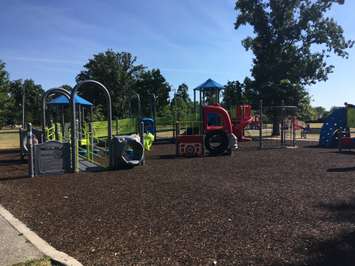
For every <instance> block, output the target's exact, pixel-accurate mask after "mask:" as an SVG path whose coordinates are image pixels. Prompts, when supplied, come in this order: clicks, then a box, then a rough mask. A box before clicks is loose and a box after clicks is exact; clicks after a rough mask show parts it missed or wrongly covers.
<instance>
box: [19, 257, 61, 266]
mask: <svg viewBox="0 0 355 266" xmlns="http://www.w3.org/2000/svg"><path fill="white" fill-rule="evenodd" d="M12 266H54V264H52V262H51V260H50V258H47V257H44V258H42V259H39V260H29V261H26V262H21V263H16V264H14V265H12Z"/></svg>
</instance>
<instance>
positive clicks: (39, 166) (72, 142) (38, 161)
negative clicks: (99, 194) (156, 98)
mask: <svg viewBox="0 0 355 266" xmlns="http://www.w3.org/2000/svg"><path fill="white" fill-rule="evenodd" d="M87 84H90V85H95V86H96V87H98V88H99V89H101V90H102V91H103V92H104V93H105V95H106V105H107V134H106V141H105V142H104V143H105V144H104V145H100V144H102V140H101V139H100V142H95V138H94V137H93V136H94V133H93V126H92V121H91V120H90V121H89V122H88V123H84V120H85V119H84V118H85V115H84V114H83V108H82V106H81V105H80V101H81V99H82V98H78V95H77V93H78V91H79V89H83V88H85V86H86V85H87ZM57 94H60V96H59V97H61V98H60V99H58V98H55V99H54V101H52V104H53V102H54V103H58V101H61V102H62V106H61V107H62V108H63V107H64V106H68V107H70V106H71V111H72V116H71V123H70V128H69V130H67V132H66V131H65V130H64V124H65V123H64V117H62V120H61V123H62V126H61V127H58V126H56V127H54V128H53V127H51V128H48V127H47V120H46V108H47V99H48V98H49V96H51V95H57ZM63 97H64V99H63ZM82 100H84V99H82ZM83 102H84V103H85V104H86V105H87V106H90V107H91V112H92V105H90V104H91V103H90V102H88V101H86V100H85V101H82V103H83ZM42 108H43V110H42V130H37V129H36V130H33V129H32V125H31V124H29V125H28V128H27V129H23V128H22V129H20V140H21V142H20V143H21V156H25V155H27V156H28V158H29V174H30V176H35V175H41V174H52V173H62V172H69V171H71V172H79V171H85V170H93V169H95V170H98V169H100V170H102V169H121V168H130V167H134V166H137V165H139V164H143V162H144V148H143V124H142V125H140V128H139V129H140V132H139V133H140V134H139V136H137V135H136V136H115V137H113V135H112V111H111V97H110V94H109V92H108V90H107V89H106V87H105V86H104V85H103V84H101V83H99V82H97V81H94V80H86V81H82V82H79V83H78V84H77V85H76V86H75V87H74V89H73V90H72V91H71V92H68V91H67V90H65V89H63V88H54V89H50V90H48V91H46V93H45V94H44V96H43V98H42ZM90 117H92V115H90ZM58 128H60V130H58ZM54 131H55V133H54ZM34 135H36V137H34ZM65 136H66V137H65Z"/></svg>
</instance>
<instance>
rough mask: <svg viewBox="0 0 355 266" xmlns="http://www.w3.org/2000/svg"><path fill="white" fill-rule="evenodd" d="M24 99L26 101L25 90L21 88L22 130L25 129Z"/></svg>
mask: <svg viewBox="0 0 355 266" xmlns="http://www.w3.org/2000/svg"><path fill="white" fill-rule="evenodd" d="M25 99H26V90H25V86H23V87H22V128H25V102H26V101H25Z"/></svg>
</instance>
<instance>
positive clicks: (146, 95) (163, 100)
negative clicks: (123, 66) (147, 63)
mask: <svg viewBox="0 0 355 266" xmlns="http://www.w3.org/2000/svg"><path fill="white" fill-rule="evenodd" d="M134 90H135V92H136V93H138V94H139V96H140V98H141V104H142V114H143V116H151V115H152V107H153V106H152V101H154V100H153V98H152V97H153V95H155V97H156V108H157V112H158V113H161V112H162V110H163V108H164V106H167V105H168V104H169V92H170V91H171V87H170V85H169V83H168V82H167V81H166V80H165V78H164V77H163V75H162V74H161V73H160V70H159V69H152V70H148V71H146V70H145V71H142V73H141V75H140V76H139V78H138V80H137V81H136V83H135V85H134Z"/></svg>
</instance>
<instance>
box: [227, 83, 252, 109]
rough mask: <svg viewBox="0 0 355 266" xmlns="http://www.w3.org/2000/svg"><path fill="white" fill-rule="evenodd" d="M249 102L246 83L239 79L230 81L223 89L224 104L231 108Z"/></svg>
mask: <svg viewBox="0 0 355 266" xmlns="http://www.w3.org/2000/svg"><path fill="white" fill-rule="evenodd" d="M243 103H248V97H247V95H246V92H245V85H244V83H240V82H239V81H228V83H227V85H226V86H225V87H224V90H223V105H224V106H225V107H226V108H227V109H230V108H232V107H233V106H236V105H239V104H243Z"/></svg>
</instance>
